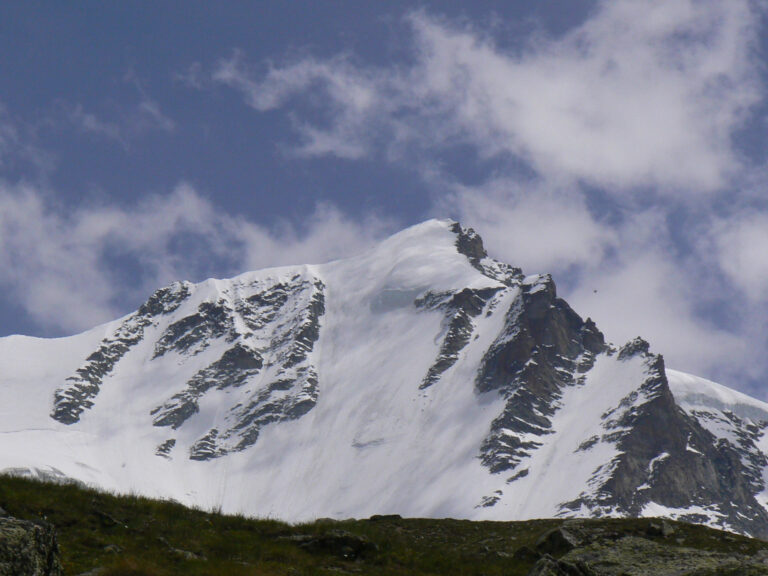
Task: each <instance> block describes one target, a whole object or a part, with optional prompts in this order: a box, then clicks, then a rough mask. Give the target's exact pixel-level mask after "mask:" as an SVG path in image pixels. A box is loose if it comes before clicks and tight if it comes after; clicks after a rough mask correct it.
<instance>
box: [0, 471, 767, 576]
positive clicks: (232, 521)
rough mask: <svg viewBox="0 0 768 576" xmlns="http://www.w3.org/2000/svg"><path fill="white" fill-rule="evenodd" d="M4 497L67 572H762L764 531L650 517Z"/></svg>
mask: <svg viewBox="0 0 768 576" xmlns="http://www.w3.org/2000/svg"><path fill="white" fill-rule="evenodd" d="M0 506H2V508H3V509H4V510H5V511H6V512H7V513H8V514H10V515H12V516H14V517H17V518H22V519H27V520H34V521H40V520H43V521H45V522H49V523H52V524H53V525H54V526H55V528H56V531H57V534H58V543H59V548H60V557H61V563H62V565H63V567H64V572H65V574H67V575H81V574H88V575H89V576H96V575H98V576H143V575H158V576H163V575H172V574H188V575H198V574H199V575H203V574H206V575H220V574H226V575H246V574H248V575H278V574H362V575H365V574H377V575H378V574H411V575H421V574H424V575H426V574H431V575H435V574H462V575H481V574H483V575H488V576H490V575H502V574H503V575H508V576H514V575H520V576H527V575H531V576H534V575H537V576H543V575H552V576H559V575H576V576H603V575H608V576H612V575H616V576H619V575H621V576H642V575H654V576H662V575H666V574H669V575H672V574H675V575H683V574H687V575H694V574H695V575H732V576H749V575H758V574H768V542H765V541H761V540H756V539H750V538H747V537H744V536H739V535H736V534H732V533H728V532H723V531H719V530H714V529H711V528H706V527H704V526H697V525H692V524H685V523H680V522H673V521H669V520H660V519H653V518H644V519H602V520H601V519H578V520H573V519H571V520H560V519H558V520H554V519H551V520H529V521H525V522H475V521H468V520H449V519H444V520H438V519H429V520H426V519H404V518H400V517H398V516H374V517H371V518H369V519H365V520H343V521H331V520H318V521H316V522H313V523H306V524H296V525H289V524H285V523H282V522H278V521H275V520H269V519H266V520H265V519H261V520H254V519H247V518H244V517H241V516H225V515H220V514H215V513H208V512H202V511H199V510H194V509H189V508H185V507H183V506H181V505H179V504H176V503H172V502H162V501H156V500H150V499H146V498H142V497H125V496H122V497H118V496H113V495H109V494H105V493H100V492H96V491H93V490H89V489H84V488H82V487H79V486H77V485H73V484H69V485H61V484H44V483H40V482H36V481H31V480H28V479H23V478H12V477H1V478H0ZM0 568H2V567H1V566H0ZM0 572H2V570H0Z"/></svg>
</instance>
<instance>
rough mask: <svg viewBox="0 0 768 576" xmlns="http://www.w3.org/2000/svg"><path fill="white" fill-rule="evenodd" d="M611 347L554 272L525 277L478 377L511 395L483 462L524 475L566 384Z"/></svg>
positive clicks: (482, 385) (480, 383) (484, 387)
mask: <svg viewBox="0 0 768 576" xmlns="http://www.w3.org/2000/svg"><path fill="white" fill-rule="evenodd" d="M606 350H607V346H606V344H605V341H604V339H603V335H602V334H601V333H600V332H599V331H598V330H597V329H596V328H595V325H594V323H592V321H591V320H587V321H583V320H582V319H581V318H580V317H579V316H578V315H577V314H576V313H575V312H574V311H573V310H572V309H571V307H570V306H568V304H567V303H566V302H565V301H564V300H562V299H560V298H557V294H556V289H555V284H554V282H553V281H552V279H551V278H550V277H549V276H542V277H535V278H533V279H531V280H529V281H524V282H521V283H520V287H519V294H518V296H517V298H516V300H515V301H514V303H513V304H512V306H510V308H509V309H508V311H507V314H506V322H505V325H504V329H503V330H502V332H501V333H500V334H499V336H498V337H497V338H496V341H495V342H494V343H493V345H492V346H491V347H490V349H489V350H488V352H487V353H486V355H485V357H484V358H483V362H482V364H481V366H480V370H479V372H478V374H477V377H476V380H475V387H476V388H477V390H478V392H481V393H485V392H490V391H498V392H499V393H501V394H502V395H503V396H504V397H505V398H506V400H507V402H506V407H505V409H504V412H503V413H502V414H501V415H500V416H499V417H498V418H496V420H495V421H494V423H493V426H492V428H491V434H490V435H489V437H488V438H487V439H486V441H485V443H484V444H483V446H482V459H483V463H484V464H485V465H486V466H488V467H489V468H490V469H491V471H492V472H494V473H497V472H503V471H511V472H514V473H515V474H518V475H519V474H522V475H524V474H525V470H524V469H523V470H516V466H517V464H519V463H520V461H521V460H522V458H523V457H524V456H526V455H528V454H530V451H531V450H534V449H535V448H536V447H538V446H539V445H540V444H539V443H538V442H537V441H536V440H535V439H532V438H533V436H537V435H539V436H540V435H542V434H546V433H547V431H548V430H549V428H550V426H551V422H550V418H551V417H552V416H553V415H554V413H555V411H556V410H557V408H558V404H557V400H558V399H559V398H560V396H561V393H562V390H563V388H564V387H565V386H570V385H574V384H577V383H578V382H579V381H580V378H581V376H580V374H581V373H583V372H586V371H588V370H589V368H590V367H591V366H592V362H593V361H594V357H595V355H596V354H600V353H601V352H604V351H606ZM514 477H515V476H514V475H511V476H510V478H514Z"/></svg>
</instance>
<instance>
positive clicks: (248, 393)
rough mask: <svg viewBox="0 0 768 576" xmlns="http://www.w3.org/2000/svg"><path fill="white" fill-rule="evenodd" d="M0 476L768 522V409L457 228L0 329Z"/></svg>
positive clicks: (465, 514) (491, 513) (270, 500)
mask: <svg viewBox="0 0 768 576" xmlns="http://www.w3.org/2000/svg"><path fill="white" fill-rule="evenodd" d="M0 414H1V417H0V470H4V471H5V472H6V473H9V472H10V473H28V474H35V475H42V476H46V477H57V478H70V479H76V480H79V481H82V482H85V483H89V484H94V485H98V486H100V487H103V488H106V489H110V490H117V491H120V492H135V493H141V494H146V495H149V496H158V497H166V498H173V499H176V500H178V501H180V502H183V503H186V504H191V505H197V506H203V507H213V508H220V509H222V510H224V511H226V512H243V513H246V514H251V515H260V516H266V515H269V516H273V517H279V518H282V519H287V520H305V519H311V518H315V517H322V516H332V517H349V516H355V517H363V516H368V515H371V514H381V513H399V514H402V515H408V516H432V517H442V516H451V517H460V518H473V519H495V520H509V519H527V518H534V517H549V516H624V515H630V516H649V515H667V516H670V517H675V518H682V519H688V520H692V521H697V522H703V523H707V524H710V525H714V526H720V527H724V528H728V529H732V530H736V531H742V532H747V533H750V534H753V535H761V536H768V490H766V480H768V473H767V472H766V471H767V470H768V456H767V454H768V438H766V435H765V432H766V428H768V404H764V403H762V402H759V401H757V400H754V399H752V398H749V397H747V396H745V395H743V394H740V393H737V392H735V391H732V390H729V389H728V388H725V387H723V386H720V385H718V384H714V383H712V382H708V381H706V380H703V379H700V378H697V377H694V376H690V375H687V374H682V373H679V372H674V371H671V370H665V367H664V362H663V359H662V357H661V356H659V355H657V354H654V353H652V352H650V350H649V346H648V344H647V343H646V342H644V341H643V340H641V339H636V340H634V341H632V342H629V343H628V344H626V345H624V346H622V347H619V348H616V347H613V346H612V345H610V344H607V343H606V342H605V341H604V339H603V335H602V334H601V333H600V332H599V331H598V329H597V327H596V326H595V325H594V323H593V322H591V321H590V320H586V321H584V320H582V319H581V318H580V317H579V316H578V315H577V314H576V313H575V312H574V311H573V310H572V309H571V308H570V307H569V306H568V304H567V303H566V302H565V301H563V300H562V299H559V298H558V297H557V295H556V292H555V285H554V283H553V281H552V279H551V278H550V277H549V276H547V275H533V276H525V275H523V274H522V272H521V271H520V270H519V269H517V268H514V267H512V266H509V265H506V264H503V263H500V262H497V261H495V260H492V259H490V258H488V257H487V256H486V253H485V251H484V249H483V246H482V241H481V240H480V238H479V237H478V236H477V235H476V234H475V233H474V232H473V231H472V230H471V229H463V228H461V227H460V226H459V225H458V224H456V223H454V222H450V221H436V220H433V221H429V222H426V223H424V224H421V225H418V226H415V227H412V228H409V229H407V230H405V231H403V232H401V233H399V234H396V235H395V236H392V237H391V238H389V239H387V240H386V241H384V242H382V243H381V244H380V245H378V246H377V247H375V248H373V249H372V250H369V251H368V252H366V253H364V254H362V255H360V256H357V257H354V258H350V259H346V260H339V261H335V262H331V263H328V264H323V265H317V266H294V267H286V268H275V269H268V270H262V271H258V272H249V273H246V274H243V275H241V276H238V277H236V278H232V279H230V280H207V281H205V282H202V283H200V284H191V283H187V282H183V283H176V284H173V285H171V286H169V287H167V288H163V289H161V290H158V291H157V292H156V293H155V294H153V295H152V296H151V297H150V298H149V300H148V301H147V302H146V303H145V304H143V305H142V306H141V307H140V308H139V309H138V310H137V311H136V312H135V313H133V314H130V315H128V316H126V317H124V318H121V319H119V320H116V321H114V322H111V323H109V324H106V325H104V326H99V327H97V328H94V329H93V330H90V331H88V332H85V333H83V334H80V335H77V336H72V337H68V338H60V339H48V340H46V339H37V338H29V337H24V336H11V337H7V338H3V339H0Z"/></svg>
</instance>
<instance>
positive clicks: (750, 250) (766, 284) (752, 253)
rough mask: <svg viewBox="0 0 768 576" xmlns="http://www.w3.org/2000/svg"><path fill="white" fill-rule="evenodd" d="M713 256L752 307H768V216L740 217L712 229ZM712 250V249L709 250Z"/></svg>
mask: <svg viewBox="0 0 768 576" xmlns="http://www.w3.org/2000/svg"><path fill="white" fill-rule="evenodd" d="M712 232H713V237H712V238H711V239H710V240H711V242H710V243H709V246H711V245H712V244H713V245H714V250H712V252H710V254H711V255H714V256H715V258H716V259H717V263H718V264H719V266H720V268H721V269H722V270H723V271H724V272H725V274H726V275H727V278H728V279H729V280H730V281H731V282H732V283H733V284H734V285H735V286H737V287H738V288H739V289H740V290H741V291H742V293H743V294H745V295H746V296H747V298H748V299H749V300H750V302H751V303H752V304H755V303H758V302H761V301H762V302H764V303H768V213H764V212H763V213H760V212H750V213H739V214H737V215H736V216H732V217H730V218H723V219H719V220H718V221H717V222H716V223H715V224H714V226H713V227H712ZM709 246H708V247H709Z"/></svg>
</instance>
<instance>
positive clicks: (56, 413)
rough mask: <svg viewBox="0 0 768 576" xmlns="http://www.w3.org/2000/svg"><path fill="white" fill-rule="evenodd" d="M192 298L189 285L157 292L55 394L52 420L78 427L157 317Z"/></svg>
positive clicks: (105, 340)
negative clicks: (106, 382) (105, 382)
mask: <svg viewBox="0 0 768 576" xmlns="http://www.w3.org/2000/svg"><path fill="white" fill-rule="evenodd" d="M188 296H189V285H188V284H185V283H180V282H177V283H175V284H172V285H171V286H168V287H167V288H162V289H160V290H158V291H157V292H155V293H154V294H153V295H152V296H151V297H150V298H149V300H147V302H145V303H144V304H142V305H141V306H140V307H139V309H138V311H137V312H136V313H134V314H132V315H131V316H130V317H128V319H126V320H125V321H124V322H123V323H122V324H121V325H120V326H119V327H118V329H117V330H115V332H114V333H113V334H112V335H111V336H108V337H106V338H104V340H102V341H101V344H100V345H99V348H98V350H96V351H95V352H94V353H93V354H91V355H90V356H88V358H87V359H86V361H85V363H84V364H83V365H82V366H81V367H80V368H78V369H77V370H76V371H75V375H74V376H70V377H69V378H67V381H66V383H65V384H64V385H63V386H61V387H60V388H59V389H58V390H56V392H55V393H54V403H53V412H52V413H51V418H53V419H54V420H58V421H59V422H61V423H63V424H74V423H75V422H77V421H79V420H80V415H81V414H82V413H83V412H84V411H85V410H87V409H89V408H90V407H92V406H93V401H94V398H95V397H96V395H97V394H98V393H99V390H100V389H101V384H102V382H103V380H104V377H105V376H107V375H108V374H109V373H110V372H112V370H113V369H114V368H115V366H116V365H117V363H118V362H119V361H120V359H122V358H123V356H125V354H126V353H127V352H128V351H129V350H130V349H131V348H132V347H133V346H135V345H136V344H138V343H139V342H141V340H142V338H143V337H144V330H145V329H146V328H147V326H149V325H151V324H152V323H153V322H154V319H155V317H156V316H162V315H165V314H169V313H171V312H173V311H174V310H176V309H177V308H178V307H179V306H180V305H181V303H182V302H183V301H184V300H185V299H186V298H187V297H188Z"/></svg>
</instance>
